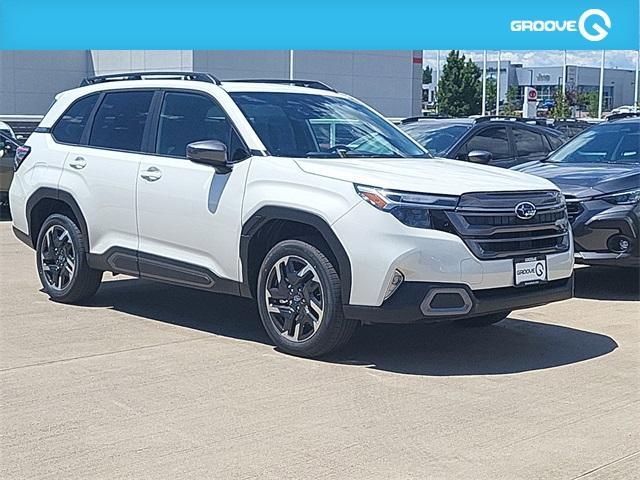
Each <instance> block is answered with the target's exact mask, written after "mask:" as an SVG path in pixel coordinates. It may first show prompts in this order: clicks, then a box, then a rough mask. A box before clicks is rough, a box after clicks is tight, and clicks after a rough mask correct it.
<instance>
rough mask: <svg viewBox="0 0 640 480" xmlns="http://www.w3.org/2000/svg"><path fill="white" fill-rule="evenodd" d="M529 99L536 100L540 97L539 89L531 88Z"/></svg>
mask: <svg viewBox="0 0 640 480" xmlns="http://www.w3.org/2000/svg"><path fill="white" fill-rule="evenodd" d="M527 99H528V100H529V101H530V102H534V101H536V100H537V99H538V91H537V90H536V89H535V88H530V89H529V93H528V94H527Z"/></svg>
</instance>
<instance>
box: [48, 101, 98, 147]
mask: <svg viewBox="0 0 640 480" xmlns="http://www.w3.org/2000/svg"><path fill="white" fill-rule="evenodd" d="M98 97H99V95H98V94H94V95H89V96H87V97H84V98H81V99H80V100H77V101H76V102H74V103H73V105H71V106H70V107H69V108H68V109H67V111H66V112H64V115H63V116H62V118H60V120H58V122H57V123H56V125H55V126H54V127H53V130H52V131H51V134H52V135H53V138H55V139H56V140H57V141H59V142H64V143H80V139H81V138H82V132H84V127H85V126H86V125H87V121H88V120H89V115H91V111H92V110H93V107H94V106H95V104H96V102H97V101H98Z"/></svg>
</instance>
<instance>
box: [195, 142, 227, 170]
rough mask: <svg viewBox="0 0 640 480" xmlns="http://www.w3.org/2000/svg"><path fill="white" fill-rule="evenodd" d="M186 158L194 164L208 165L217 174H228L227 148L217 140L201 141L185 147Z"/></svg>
mask: <svg viewBox="0 0 640 480" xmlns="http://www.w3.org/2000/svg"><path fill="white" fill-rule="evenodd" d="M187 158H188V159H189V160H191V161H192V162H195V163H202V164H204V165H210V166H212V167H213V168H215V170H216V172H218V173H229V172H230V171H231V165H230V164H229V163H228V159H227V146H226V145H225V144H224V143H222V142H220V141H218V140H202V141H200V142H193V143H190V144H189V145H187Z"/></svg>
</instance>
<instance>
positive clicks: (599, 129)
mask: <svg viewBox="0 0 640 480" xmlns="http://www.w3.org/2000/svg"><path fill="white" fill-rule="evenodd" d="M515 170H518V171H520V172H525V173H531V174H533V175H538V176H540V177H544V178H546V179H548V180H551V181H552V182H553V183H555V184H556V185H557V186H558V187H560V189H561V190H562V193H563V194H564V195H565V197H566V200H567V209H568V211H569V220H570V221H571V226H572V229H573V238H574V244H575V252H576V261H577V262H580V263H586V264H590V265H612V266H628V267H638V266H640V256H639V252H640V245H639V239H638V237H639V234H638V230H639V226H640V118H638V117H636V118H626V119H621V120H616V121H612V122H606V123H603V124H600V125H597V126H594V127H591V128H589V129H588V130H585V131H584V132H582V133H581V134H579V135H577V136H576V137H574V138H573V139H572V140H571V141H570V142H569V143H567V144H566V145H564V146H563V147H562V148H560V149H559V150H558V151H557V152H555V153H553V154H552V155H551V156H550V157H549V158H547V159H544V160H541V161H536V162H530V163H526V164H524V165H520V166H519V167H516V168H515Z"/></svg>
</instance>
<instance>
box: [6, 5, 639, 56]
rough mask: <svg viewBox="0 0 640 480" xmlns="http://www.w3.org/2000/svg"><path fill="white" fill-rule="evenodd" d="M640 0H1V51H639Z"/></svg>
mask: <svg viewBox="0 0 640 480" xmlns="http://www.w3.org/2000/svg"><path fill="white" fill-rule="evenodd" d="M639 5H640V2H639V1H638V0H593V1H584V0H536V1H534V2H522V1H520V2H517V1H515V0H509V1H506V0H485V1H478V0H474V1H472V0H451V1H437V2H435V1H426V0H422V1H413V0H405V1H402V0H401V1H395V2H380V1H375V0H373V1H371V0H370V1H367V2H364V1H361V0H356V1H344V0H342V1H336V0H324V1H322V2H300V1H293V0H285V1H278V2H267V1H264V0H263V1H255V0H245V1H238V2H229V1H225V2H215V1H182V2H175V1H171V2H169V1H165V0H156V1H146V0H144V1H134V0H128V1H124V0H111V1H108V2H100V1H90V0H83V1H78V0H71V1H58V2H55V1H51V0H47V1H42V0H34V1H30V2H25V1H24V0H0V48H2V49H346V48H349V49H449V48H459V49H509V50H518V49H528V50H535V49H571V50H580V49H588V50H596V49H598V50H599V49H637V48H638V47H639V44H640V33H639V30H638V23H639V21H638V19H639V13H640V8H639Z"/></svg>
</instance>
